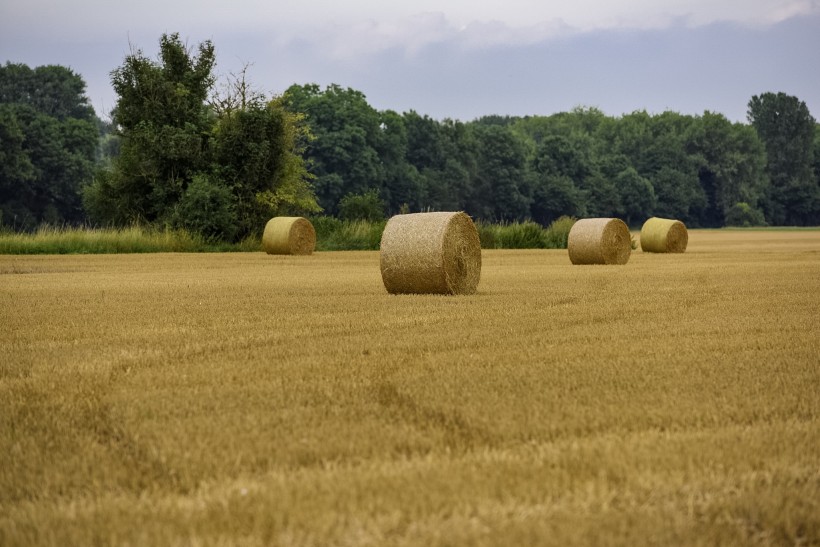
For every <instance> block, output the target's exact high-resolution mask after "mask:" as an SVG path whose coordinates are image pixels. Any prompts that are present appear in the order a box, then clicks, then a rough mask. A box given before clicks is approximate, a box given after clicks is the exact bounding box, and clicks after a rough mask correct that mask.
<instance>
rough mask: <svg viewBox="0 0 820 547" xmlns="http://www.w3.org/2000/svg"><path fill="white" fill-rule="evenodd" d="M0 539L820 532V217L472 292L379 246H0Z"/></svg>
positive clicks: (558, 539)
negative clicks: (391, 278) (397, 277)
mask: <svg viewBox="0 0 820 547" xmlns="http://www.w3.org/2000/svg"><path fill="white" fill-rule="evenodd" d="M0 324H2V330H0V351H2V353H1V354H0V363H1V364H0V545H3V546H6V547H8V546H17V545H233V544H236V545H248V546H253V545H317V546H318V545H373V546H382V545H388V546H389V545H401V546H415V545H418V546H427V545H433V546H443V545H567V544H589V545H647V544H653V545H712V544H721V545H809V544H814V545H817V544H818V543H820V231H816V230H814V231H714V232H710V231H699V230H691V231H690V233H689V244H688V247H687V250H686V253H685V254H650V253H642V252H640V251H633V252H632V256H631V258H630V260H629V263H628V264H627V265H624V266H588V267H583V268H580V267H574V266H572V264H570V262H569V261H568V260H567V252H566V251H484V252H483V256H482V270H481V282H480V284H479V285H478V290H477V292H476V294H474V295H470V296H441V295H390V294H388V293H387V292H386V290H385V288H384V285H383V283H382V280H381V276H380V269H379V253H378V252H337V253H329V252H328V253H315V254H313V255H312V256H287V255H267V254H265V253H263V252H259V253H249V254H199V255H191V254H155V255H120V256H111V255H107V256H34V257H21V256H0Z"/></svg>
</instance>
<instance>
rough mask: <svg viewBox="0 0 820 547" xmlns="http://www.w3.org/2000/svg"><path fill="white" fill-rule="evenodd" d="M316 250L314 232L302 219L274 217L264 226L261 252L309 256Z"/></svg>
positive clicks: (304, 219) (308, 222)
mask: <svg viewBox="0 0 820 547" xmlns="http://www.w3.org/2000/svg"><path fill="white" fill-rule="evenodd" d="M315 248H316V230H314V229H313V224H311V223H310V221H309V220H308V219H306V218H302V217H274V218H272V219H270V220H269V221H268V223H267V224H266V225H265V233H264V234H262V250H263V251H265V252H266V253H268V254H269V255H309V254H310V253H312V252H313V250H314V249H315Z"/></svg>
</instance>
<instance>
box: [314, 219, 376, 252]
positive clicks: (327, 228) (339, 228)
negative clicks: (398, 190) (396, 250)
mask: <svg viewBox="0 0 820 547" xmlns="http://www.w3.org/2000/svg"><path fill="white" fill-rule="evenodd" d="M310 221H311V223H312V224H313V228H314V229H315V230H316V249H317V250H319V251H376V250H378V249H379V246H380V244H381V240H382V232H383V231H384V227H385V225H386V224H387V221H386V220H378V221H369V220H339V219H338V218H334V217H327V216H321V217H314V218H312V219H310Z"/></svg>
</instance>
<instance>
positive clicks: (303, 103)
mask: <svg viewBox="0 0 820 547" xmlns="http://www.w3.org/2000/svg"><path fill="white" fill-rule="evenodd" d="M284 105H285V107H286V108H287V109H289V110H290V111H291V112H294V113H303V114H305V116H306V121H307V123H308V124H309V127H310V130H311V132H312V133H313V135H314V136H315V139H314V140H312V141H311V142H310V143H309V144H308V146H307V149H306V154H307V156H308V158H309V165H310V168H311V171H312V172H313V174H314V175H315V176H316V197H317V199H318V201H319V204H320V205H321V206H322V208H323V209H324V210H325V211H327V212H329V213H333V214H335V213H338V208H337V207H338V204H339V201H340V200H341V198H342V197H343V196H344V195H346V194H350V193H353V194H361V193H363V192H366V191H367V190H369V189H372V188H374V189H376V190H379V189H381V188H382V186H383V182H384V178H385V171H384V164H383V162H382V161H381V158H380V155H379V150H380V149H381V147H382V146H383V140H384V137H383V135H382V128H381V120H380V115H379V113H378V112H377V111H376V110H375V109H373V108H372V107H371V106H370V105H369V104H367V101H366V100H365V96H364V94H362V93H361V92H359V91H355V90H353V89H349V88H348V89H342V88H341V87H339V86H337V85H331V86H328V88H327V89H325V90H324V91H323V90H320V89H319V86H318V85H315V84H309V85H304V86H298V85H294V86H291V87H290V88H288V90H287V91H286V92H285V95H284ZM397 138H398V139H399V140H400V139H401V135H400V134H399V135H398V136H397Z"/></svg>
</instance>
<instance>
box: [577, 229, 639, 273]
mask: <svg viewBox="0 0 820 547" xmlns="http://www.w3.org/2000/svg"><path fill="white" fill-rule="evenodd" d="M567 252H568V253H569V259H570V261H571V262H572V263H573V264H626V263H627V262H628V261H629V256H630V254H631V253H632V239H631V238H630V236H629V227H628V226H627V225H626V223H625V222H624V221H622V220H621V219H618V218H584V219H581V220H579V221H577V222H576V223H575V224H573V226H572V229H571V230H570V232H569V238H568V239H567Z"/></svg>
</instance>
